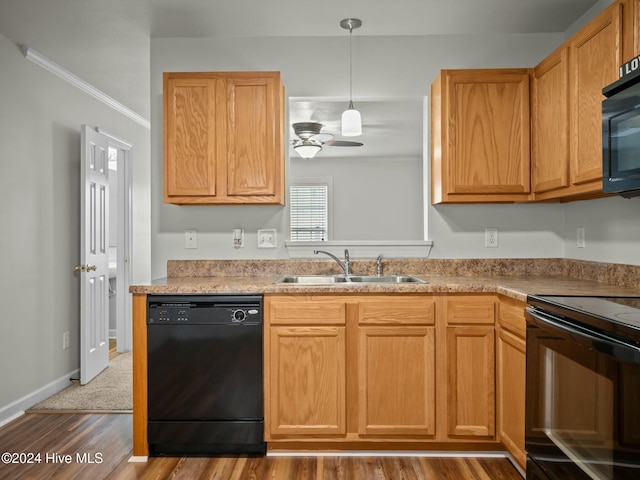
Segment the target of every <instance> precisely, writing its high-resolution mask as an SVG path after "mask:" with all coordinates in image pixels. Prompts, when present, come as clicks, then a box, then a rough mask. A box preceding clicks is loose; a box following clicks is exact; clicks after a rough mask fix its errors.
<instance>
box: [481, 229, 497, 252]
mask: <svg viewBox="0 0 640 480" xmlns="http://www.w3.org/2000/svg"><path fill="white" fill-rule="evenodd" d="M484 246H485V247H487V248H498V229H497V228H485V229H484Z"/></svg>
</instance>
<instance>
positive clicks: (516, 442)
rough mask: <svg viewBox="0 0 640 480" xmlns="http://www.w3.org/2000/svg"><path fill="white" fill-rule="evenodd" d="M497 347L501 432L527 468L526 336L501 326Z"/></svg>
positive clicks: (505, 441)
mask: <svg viewBox="0 0 640 480" xmlns="http://www.w3.org/2000/svg"><path fill="white" fill-rule="evenodd" d="M497 350H498V378H497V386H498V433H499V435H500V441H501V442H502V444H503V445H504V446H505V447H506V448H507V450H508V451H509V453H510V454H511V456H513V458H514V459H515V460H516V462H518V464H519V465H520V466H521V467H522V468H525V465H526V452H525V449H524V423H525V419H524V408H525V378H526V343H525V341H524V339H522V338H519V337H516V336H515V335H512V334H511V333H509V332H507V331H505V330H502V329H500V334H499V336H498V345H497Z"/></svg>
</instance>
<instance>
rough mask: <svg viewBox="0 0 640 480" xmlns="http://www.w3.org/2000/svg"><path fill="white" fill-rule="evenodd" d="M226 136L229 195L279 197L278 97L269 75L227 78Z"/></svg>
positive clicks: (272, 199)
mask: <svg viewBox="0 0 640 480" xmlns="http://www.w3.org/2000/svg"><path fill="white" fill-rule="evenodd" d="M226 88H227V93H226V98H227V102H228V103H227V129H226V132H227V138H226V145H225V152H226V162H224V165H223V168H225V169H226V170H225V175H221V179H222V180H224V181H226V185H225V186H224V188H225V190H226V192H227V195H228V196H229V197H255V198H254V199H253V202H256V201H259V199H260V197H264V200H265V202H266V203H269V202H271V203H273V202H279V201H280V200H281V197H282V185H283V184H282V183H281V182H279V179H280V178H281V176H282V174H283V172H282V169H283V164H282V159H283V155H282V150H283V149H282V135H283V132H282V121H279V119H280V117H281V115H282V99H281V93H282V92H281V87H280V83H279V82H278V81H276V78H274V76H273V75H265V76H260V75H257V74H256V75H255V76H252V75H247V76H242V77H238V78H234V77H231V78H229V79H228V80H227V86H226Z"/></svg>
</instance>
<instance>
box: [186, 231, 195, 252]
mask: <svg viewBox="0 0 640 480" xmlns="http://www.w3.org/2000/svg"><path fill="white" fill-rule="evenodd" d="M184 248H198V231H197V230H185V231H184Z"/></svg>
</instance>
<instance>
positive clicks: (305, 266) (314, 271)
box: [167, 258, 640, 287]
mask: <svg viewBox="0 0 640 480" xmlns="http://www.w3.org/2000/svg"><path fill="white" fill-rule="evenodd" d="M383 267H384V273H385V274H392V273H398V274H405V275H425V276H458V277H467V276H483V277H487V276H529V275H535V276H541V275H550V276H563V277H568V278H572V279H576V280H591V281H596V282H601V283H608V284H613V285H619V286H624V287H638V286H640V266H638V265H624V264H617V263H602V262H593V261H586V260H575V259H563V258H497V259H487V258H475V259H420V258H407V259H398V258H390V259H384V260H383ZM352 272H353V273H356V274H360V275H374V274H375V272H376V262H375V260H371V259H362V260H358V259H354V260H353V261H352ZM335 273H341V270H340V268H339V267H338V265H337V264H336V263H335V262H334V261H333V260H324V259H317V260H316V259H313V260H302V259H293V260H169V261H168V262H167V277H253V276H263V275H287V274H288V275H291V274H295V275H327V274H335Z"/></svg>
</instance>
